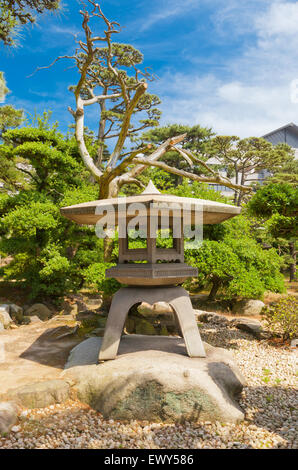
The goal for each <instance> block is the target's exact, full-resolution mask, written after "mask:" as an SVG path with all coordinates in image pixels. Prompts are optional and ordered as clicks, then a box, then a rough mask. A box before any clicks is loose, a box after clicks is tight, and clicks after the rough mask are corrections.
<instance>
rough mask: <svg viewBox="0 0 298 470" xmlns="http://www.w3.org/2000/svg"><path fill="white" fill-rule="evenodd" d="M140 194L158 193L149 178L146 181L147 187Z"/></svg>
mask: <svg viewBox="0 0 298 470" xmlns="http://www.w3.org/2000/svg"><path fill="white" fill-rule="evenodd" d="M142 194H160V192H159V191H158V189H157V188H156V187H155V186H154V184H153V183H152V181H151V180H150V181H149V183H148V186H147V188H146V189H145V190H144V191H143V192H142Z"/></svg>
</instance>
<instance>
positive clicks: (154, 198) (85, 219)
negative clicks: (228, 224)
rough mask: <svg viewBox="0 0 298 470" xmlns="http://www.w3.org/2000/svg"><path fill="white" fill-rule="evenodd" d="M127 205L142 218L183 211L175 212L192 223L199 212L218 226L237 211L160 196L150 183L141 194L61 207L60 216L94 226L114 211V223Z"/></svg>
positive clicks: (218, 204) (201, 201)
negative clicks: (156, 211)
mask: <svg viewBox="0 0 298 470" xmlns="http://www.w3.org/2000/svg"><path fill="white" fill-rule="evenodd" d="M139 203H141V204H142V208H141V206H139ZM135 204H138V206H134V205H135ZM129 206H130V207H131V208H133V207H135V208H137V207H138V209H137V210H138V211H139V212H138V215H143V216H146V215H148V214H149V211H152V210H159V211H160V210H163V211H167V210H169V209H170V210H171V209H172V208H173V211H174V209H175V210H176V214H177V213H178V212H179V211H178V212H177V209H179V208H180V209H183V210H180V212H179V214H180V215H179V216H180V218H182V217H183V216H185V214H186V213H188V214H190V216H191V221H192V223H194V221H195V220H197V219H195V212H196V211H201V212H202V214H203V223H204V224H218V223H221V222H223V221H224V220H227V219H230V218H231V217H235V216H236V215H238V214H240V212H241V208H240V207H236V206H232V205H230V204H224V203H221V202H217V201H209V200H205V199H196V198H191V197H180V196H173V195H171V194H161V193H160V192H159V191H158V189H157V188H156V187H155V186H154V184H153V183H152V181H150V182H149V184H148V186H147V187H146V189H145V190H144V191H143V193H141V194H137V195H135V196H122V197H121V196H120V197H117V198H111V199H101V200H97V201H91V202H84V203H82V204H76V205H73V206H68V207H63V208H61V209H60V212H61V214H62V215H63V216H64V217H66V218H67V219H70V220H72V221H74V222H77V223H78V224H86V225H96V223H97V222H98V221H99V220H100V219H101V218H102V217H103V216H104V215H105V213H106V212H108V211H114V213H115V215H116V223H117V220H118V218H119V217H121V216H124V212H125V213H126V214H127V208H128V207H129ZM140 208H141V209H140ZM133 216H135V214H133V215H131V217H133ZM126 217H127V215H126ZM176 217H177V215H176Z"/></svg>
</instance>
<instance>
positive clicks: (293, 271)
mask: <svg viewBox="0 0 298 470" xmlns="http://www.w3.org/2000/svg"><path fill="white" fill-rule="evenodd" d="M289 247H290V255H291V257H292V259H293V262H292V263H291V264H290V282H293V281H295V278H296V249H295V242H290V243H289Z"/></svg>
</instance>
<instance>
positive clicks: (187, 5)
mask: <svg viewBox="0 0 298 470" xmlns="http://www.w3.org/2000/svg"><path fill="white" fill-rule="evenodd" d="M158 5H159V6H158V8H157V10H156V11H155V12H153V13H152V14H151V15H149V16H148V17H147V18H146V19H145V21H144V22H143V24H142V25H141V26H140V27H139V31H141V32H142V31H146V30H148V29H150V28H151V27H152V26H153V25H155V24H156V23H158V22H160V21H163V20H167V19H169V18H174V17H176V16H178V15H182V14H186V13H189V12H190V11H191V10H192V9H193V8H196V7H198V1H197V0H184V1H181V0H176V1H172V2H171V3H170V4H169V2H167V1H166V2H164V3H163V4H162V5H161V6H160V2H158ZM138 21H139V20H138Z"/></svg>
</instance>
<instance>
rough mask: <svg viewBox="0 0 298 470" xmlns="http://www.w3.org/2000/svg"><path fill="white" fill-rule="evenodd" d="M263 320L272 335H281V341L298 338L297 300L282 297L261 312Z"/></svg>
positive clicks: (291, 297)
mask: <svg viewBox="0 0 298 470" xmlns="http://www.w3.org/2000/svg"><path fill="white" fill-rule="evenodd" d="M262 315H263V317H264V320H265V322H266V324H267V326H268V328H269V330H270V332H271V333H272V334H281V335H282V337H283V339H284V340H286V339H293V338H296V337H297V336H298V299H296V297H294V296H288V297H284V298H282V299H281V300H279V301H278V302H276V303H275V304H274V305H271V306H270V307H264V309H263V311H262Z"/></svg>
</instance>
